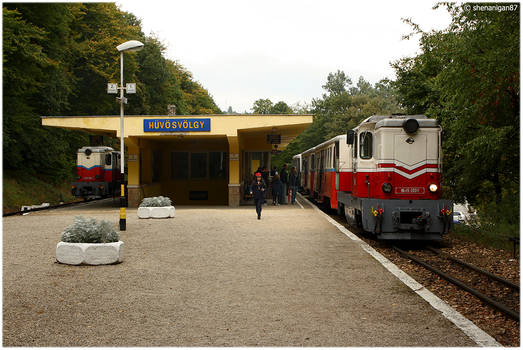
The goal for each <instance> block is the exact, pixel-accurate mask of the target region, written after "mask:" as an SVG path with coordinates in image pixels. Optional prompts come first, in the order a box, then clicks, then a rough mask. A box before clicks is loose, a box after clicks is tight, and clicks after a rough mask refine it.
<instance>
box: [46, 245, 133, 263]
mask: <svg viewBox="0 0 523 350" xmlns="http://www.w3.org/2000/svg"><path fill="white" fill-rule="evenodd" d="M56 260H57V261H58V262H60V263H62V264H68V265H80V264H86V265H107V264H114V263H116V262H122V261H123V242H122V241H118V242H112V243H68V242H59V243H58V244H57V245H56Z"/></svg>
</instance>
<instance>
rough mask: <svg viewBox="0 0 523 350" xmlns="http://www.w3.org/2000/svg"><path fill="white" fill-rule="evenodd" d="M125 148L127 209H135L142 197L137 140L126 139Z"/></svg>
mask: <svg viewBox="0 0 523 350" xmlns="http://www.w3.org/2000/svg"><path fill="white" fill-rule="evenodd" d="M125 146H126V148H127V152H126V154H127V172H128V174H127V197H128V198H127V201H128V203H129V207H137V206H138V205H140V203H141V202H142V199H143V197H144V194H143V188H142V184H141V183H140V146H139V140H138V139H137V138H126V139H125Z"/></svg>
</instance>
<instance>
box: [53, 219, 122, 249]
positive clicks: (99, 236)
mask: <svg viewBox="0 0 523 350" xmlns="http://www.w3.org/2000/svg"><path fill="white" fill-rule="evenodd" d="M119 240H120V234H119V233H118V232H117V231H116V230H115V228H114V225H113V224H112V223H110V222H109V221H106V220H101V221H100V220H96V219H94V218H84V217H82V216H76V217H75V218H74V223H73V224H72V225H71V226H69V227H67V228H66V229H65V231H64V232H63V233H62V237H61V241H62V242H69V243H110V242H118V241H119Z"/></svg>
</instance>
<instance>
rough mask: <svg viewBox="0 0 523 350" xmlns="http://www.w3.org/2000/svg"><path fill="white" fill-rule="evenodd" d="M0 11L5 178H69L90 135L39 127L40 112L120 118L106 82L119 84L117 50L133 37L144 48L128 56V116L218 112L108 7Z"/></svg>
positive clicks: (135, 26) (156, 45)
mask: <svg viewBox="0 0 523 350" xmlns="http://www.w3.org/2000/svg"><path fill="white" fill-rule="evenodd" d="M2 12H3V48H4V50H3V88H4V89H3V97H4V104H3V149H4V170H6V173H7V174H8V173H10V172H15V171H19V170H21V171H23V172H24V175H25V174H31V173H33V174H38V175H42V176H47V177H48V178H49V179H50V180H51V181H52V182H57V183H58V182H61V181H67V180H68V179H70V177H71V176H72V174H71V168H72V167H73V165H74V162H75V155H76V149H77V148H79V147H81V146H83V145H85V144H87V142H88V138H87V134H86V133H83V132H79V131H67V130H63V129H57V128H49V127H42V125H41V119H40V116H43V115H93V114H94V115H96V114H106V115H107V114H117V113H118V110H119V105H118V103H116V101H115V100H114V95H108V94H107V93H106V89H105V87H106V86H107V85H106V84H107V83H108V82H119V80H120V61H119V55H118V52H117V50H116V46H118V45H119V44H121V43H122V42H125V41H127V40H131V39H138V40H140V41H142V42H144V43H145V47H144V50H142V51H140V52H139V53H137V54H126V55H125V67H124V68H125V70H124V81H125V82H131V81H135V82H136V83H137V89H138V93H137V94H136V95H128V99H129V105H128V106H127V107H126V108H127V111H128V112H129V113H139V114H147V113H151V114H153V113H154V114H165V113H166V110H167V105H169V104H175V105H176V106H177V112H178V113H181V114H209V113H221V112H220V110H219V109H218V107H217V106H216V104H215V103H214V101H213V99H212V97H211V96H210V94H209V93H208V91H207V90H205V89H204V88H203V87H202V86H201V84H199V83H198V82H195V81H194V80H193V78H192V75H191V73H190V72H188V71H187V70H186V69H185V68H184V67H182V66H181V65H179V64H177V63H175V62H173V61H170V60H166V59H165V58H164V57H163V53H164V50H165V49H164V46H163V45H162V43H161V42H160V40H159V39H158V38H156V37H147V36H145V35H144V34H143V32H142V29H141V24H140V21H139V20H138V19H137V18H136V16H134V15H133V14H130V13H126V12H123V11H121V10H120V9H119V8H118V7H117V6H116V5H115V4H111V3H5V4H3V7H2Z"/></svg>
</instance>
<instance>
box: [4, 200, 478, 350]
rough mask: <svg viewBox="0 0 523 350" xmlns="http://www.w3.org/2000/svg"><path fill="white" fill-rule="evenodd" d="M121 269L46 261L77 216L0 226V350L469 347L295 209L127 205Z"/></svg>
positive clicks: (111, 211) (64, 212)
mask: <svg viewBox="0 0 523 350" xmlns="http://www.w3.org/2000/svg"><path fill="white" fill-rule="evenodd" d="M127 212H128V214H127V216H128V219H127V231H125V232H123V233H122V235H121V236H122V238H121V239H122V240H123V241H124V242H125V247H124V249H125V253H124V255H125V257H124V262H123V263H121V264H117V265H108V266H68V265H62V264H58V263H56V262H55V249H56V244H57V243H58V240H59V237H60V232H61V231H62V230H63V229H64V228H65V227H66V226H68V225H70V224H71V223H72V221H73V218H74V216H75V215H84V216H92V217H95V218H98V219H102V218H103V219H108V220H111V221H114V223H115V224H117V221H118V218H119V210H118V208H114V207H113V202H112V201H111V200H108V201H104V202H102V203H100V202H97V203H89V204H84V205H81V206H78V207H74V208H64V209H58V210H51V211H44V212H36V213H31V214H29V215H26V216H14V217H6V218H4V219H3V268H4V269H3V345H4V346H475V345H476V344H475V343H474V342H473V341H472V340H470V339H469V338H468V337H467V336H466V335H465V334H464V333H463V332H461V331H460V330H459V329H457V328H456V327H455V326H454V325H453V324H452V323H451V322H450V321H448V320H446V319H445V318H444V317H443V316H442V315H441V314H440V313H439V312H437V311H436V310H434V309H433V308H432V307H431V306H430V305H429V304H427V303H426V302H425V301H423V300H422V299H421V298H420V297H418V296H417V295H416V294H415V293H414V292H412V291H411V290H410V289H408V288H407V287H406V286H405V285H403V284H402V283H401V282H400V281H399V280H397V279H396V277H394V276H393V275H391V274H390V273H389V272H388V271H386V270H385V268H383V267H382V266H381V265H380V264H379V263H378V262H377V261H376V260H374V259H373V258H372V257H371V256H370V255H368V254H367V253H365V252H364V251H363V250H362V249H361V248H360V247H358V246H357V245H356V244H355V243H354V242H352V241H351V240H350V239H347V237H345V236H344V235H343V234H342V233H341V232H339V231H338V230H337V229H336V228H335V227H334V226H332V225H331V224H330V223H328V222H327V221H326V220H325V219H324V218H322V217H321V216H320V215H319V214H317V213H316V212H315V211H314V210H312V209H310V208H309V207H308V206H307V205H305V209H302V208H300V207H299V206H291V205H288V206H280V207H272V206H268V207H264V210H263V213H262V220H257V219H256V213H255V210H254V207H253V208H250V207H240V208H228V207H176V218H174V219H159V220H154V219H146V220H140V219H138V218H137V216H136V209H128V211H127Z"/></svg>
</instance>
